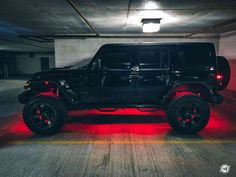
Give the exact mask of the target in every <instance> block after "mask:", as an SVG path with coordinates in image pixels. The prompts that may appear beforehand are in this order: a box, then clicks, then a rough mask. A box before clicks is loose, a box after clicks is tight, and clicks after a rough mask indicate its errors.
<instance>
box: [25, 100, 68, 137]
mask: <svg viewBox="0 0 236 177" xmlns="http://www.w3.org/2000/svg"><path fill="white" fill-rule="evenodd" d="M66 117H67V110H66V108H65V106H64V105H63V103H62V102H61V101H60V100H58V99H55V98H47V97H35V98H33V99H32V100H31V101H30V102H29V103H27V104H26V105H25V107H24V110H23V119H24V122H25V124H26V126H27V127H28V128H29V129H30V130H31V131H33V132H34V133H37V134H43V135H51V134H55V133H57V132H59V131H60V130H61V129H62V127H63V125H64V124H65V120H66Z"/></svg>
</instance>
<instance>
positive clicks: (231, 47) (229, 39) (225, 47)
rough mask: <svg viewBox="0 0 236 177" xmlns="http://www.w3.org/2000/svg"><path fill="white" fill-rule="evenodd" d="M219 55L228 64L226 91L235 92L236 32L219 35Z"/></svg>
mask: <svg viewBox="0 0 236 177" xmlns="http://www.w3.org/2000/svg"><path fill="white" fill-rule="evenodd" d="M219 54H220V55H222V56H225V57H226V58H227V59H228V60H229V62H230V67H231V79H230V83H229V85H228V88H227V89H229V90H233V91H236V31H232V32H228V33H223V34H221V36H220V47H219Z"/></svg>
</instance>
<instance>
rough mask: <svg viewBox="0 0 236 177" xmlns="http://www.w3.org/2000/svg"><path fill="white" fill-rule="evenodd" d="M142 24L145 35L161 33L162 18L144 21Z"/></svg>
mask: <svg viewBox="0 0 236 177" xmlns="http://www.w3.org/2000/svg"><path fill="white" fill-rule="evenodd" d="M142 23H143V32H144V33H155V32H158V31H160V27H161V18H149V19H142Z"/></svg>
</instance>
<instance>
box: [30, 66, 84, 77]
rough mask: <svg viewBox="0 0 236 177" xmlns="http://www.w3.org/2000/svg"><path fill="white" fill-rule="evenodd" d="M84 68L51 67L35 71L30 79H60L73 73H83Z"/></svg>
mask: <svg viewBox="0 0 236 177" xmlns="http://www.w3.org/2000/svg"><path fill="white" fill-rule="evenodd" d="M85 69H86V68H84V67H83V68H78V69H71V68H70V67H65V68H53V69H50V70H47V71H42V72H37V73H34V74H33V75H32V80H41V79H53V80H54V79H62V78H68V77H71V76H73V75H74V74H76V75H78V74H82V73H84V71H85Z"/></svg>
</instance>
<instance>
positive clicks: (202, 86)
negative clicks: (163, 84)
mask: <svg viewBox="0 0 236 177" xmlns="http://www.w3.org/2000/svg"><path fill="white" fill-rule="evenodd" d="M182 91H192V92H193V93H195V92H197V93H199V94H200V96H202V97H203V98H205V99H206V100H207V101H208V102H212V100H213V95H214V92H213V91H212V89H211V88H210V87H209V86H208V85H207V84H206V83H204V82H201V81H179V82H176V83H174V84H173V85H172V87H170V88H169V89H168V91H167V92H166V94H164V96H163V97H162V104H163V105H165V104H167V103H169V102H170V101H171V99H172V98H173V96H174V95H175V93H176V92H182Z"/></svg>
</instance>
